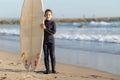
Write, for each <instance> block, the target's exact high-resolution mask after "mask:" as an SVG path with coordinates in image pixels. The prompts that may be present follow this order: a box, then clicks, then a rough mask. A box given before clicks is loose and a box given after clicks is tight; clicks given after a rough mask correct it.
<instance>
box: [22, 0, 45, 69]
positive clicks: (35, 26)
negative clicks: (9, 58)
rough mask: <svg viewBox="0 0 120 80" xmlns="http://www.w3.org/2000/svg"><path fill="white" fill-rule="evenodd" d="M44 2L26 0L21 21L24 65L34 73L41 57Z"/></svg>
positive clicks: (40, 0)
mask: <svg viewBox="0 0 120 80" xmlns="http://www.w3.org/2000/svg"><path fill="white" fill-rule="evenodd" d="M43 21H44V13H43V6H42V0H24V3H23V7H22V12H21V19H20V45H21V57H22V59H23V64H24V66H25V68H26V69H27V70H28V71H34V70H35V68H36V66H37V64H38V61H39V59H40V57H41V53H42V47H43V36H44V31H43V29H42V28H41V27H40V24H41V23H42V22H43Z"/></svg>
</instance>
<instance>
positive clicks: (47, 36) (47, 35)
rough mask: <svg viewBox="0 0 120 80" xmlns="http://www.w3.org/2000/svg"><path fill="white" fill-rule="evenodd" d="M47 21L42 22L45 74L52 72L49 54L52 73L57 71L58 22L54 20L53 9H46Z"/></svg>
mask: <svg viewBox="0 0 120 80" xmlns="http://www.w3.org/2000/svg"><path fill="white" fill-rule="evenodd" d="M44 16H45V18H46V19H45V21H44V24H43V23H42V24H41V28H42V29H44V42H43V50H44V64H45V68H46V71H45V74H49V73H50V68H49V55H50V58H51V67H52V73H56V70H55V65H56V61H55V41H54V36H53V35H54V34H55V33H56V24H55V22H54V21H52V20H51V19H52V10H50V9H46V11H45V15H44Z"/></svg>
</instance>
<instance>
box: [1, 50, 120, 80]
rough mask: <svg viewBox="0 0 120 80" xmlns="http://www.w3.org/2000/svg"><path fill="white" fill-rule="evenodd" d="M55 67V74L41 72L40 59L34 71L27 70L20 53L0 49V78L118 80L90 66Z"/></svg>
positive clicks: (115, 76) (26, 79)
mask: <svg viewBox="0 0 120 80" xmlns="http://www.w3.org/2000/svg"><path fill="white" fill-rule="evenodd" d="M56 67H57V74H52V73H50V74H43V72H44V70H45V68H44V63H43V61H40V62H39V64H38V67H37V69H36V71H35V72H27V71H26V70H25V68H24V66H23V64H22V60H21V58H20V54H16V53H10V52H6V51H0V80H120V76H117V75H113V74H110V73H106V72H102V71H98V70H94V69H90V68H85V67H78V66H73V65H66V64H61V63H57V65H56ZM38 72H39V73H38Z"/></svg>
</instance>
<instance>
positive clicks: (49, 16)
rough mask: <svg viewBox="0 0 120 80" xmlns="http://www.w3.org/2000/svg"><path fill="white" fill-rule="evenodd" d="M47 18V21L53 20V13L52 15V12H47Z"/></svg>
mask: <svg viewBox="0 0 120 80" xmlns="http://www.w3.org/2000/svg"><path fill="white" fill-rule="evenodd" d="M45 18H46V19H47V20H51V18H52V13H51V12H50V11H48V12H46V14H45Z"/></svg>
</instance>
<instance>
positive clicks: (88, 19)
mask: <svg viewBox="0 0 120 80" xmlns="http://www.w3.org/2000/svg"><path fill="white" fill-rule="evenodd" d="M53 20H54V21H56V22H90V21H96V22H99V21H120V17H98V18H54V19H53ZM0 24H20V20H17V19H16V20H14V19H12V20H0Z"/></svg>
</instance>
